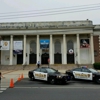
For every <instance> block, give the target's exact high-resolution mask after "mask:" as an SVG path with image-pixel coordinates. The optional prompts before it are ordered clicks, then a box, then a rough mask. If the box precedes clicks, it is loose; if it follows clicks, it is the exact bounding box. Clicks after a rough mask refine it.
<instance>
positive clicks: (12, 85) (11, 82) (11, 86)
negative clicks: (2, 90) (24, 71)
mask: <svg viewBox="0 0 100 100" xmlns="http://www.w3.org/2000/svg"><path fill="white" fill-rule="evenodd" d="M9 87H10V88H13V87H14V82H13V79H11V80H10V86H9Z"/></svg>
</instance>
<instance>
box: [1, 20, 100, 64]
mask: <svg viewBox="0 0 100 100" xmlns="http://www.w3.org/2000/svg"><path fill="white" fill-rule="evenodd" d="M99 34H100V25H93V23H92V21H90V20H83V21H58V22H18V23H17V22H16V23H0V37H1V38H0V39H1V41H0V44H1V45H0V49H1V51H0V59H1V65H19V64H27V65H30V64H36V63H37V61H40V62H41V64H48V59H50V64H51V65H52V64H93V63H94V62H100V55H99V53H100V52H99V51H100V35H99Z"/></svg>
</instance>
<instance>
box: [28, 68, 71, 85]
mask: <svg viewBox="0 0 100 100" xmlns="http://www.w3.org/2000/svg"><path fill="white" fill-rule="evenodd" d="M28 77H29V78H30V79H31V80H34V79H36V80H43V81H47V82H49V83H51V84H55V83H67V81H69V80H70V76H69V75H67V74H62V73H60V72H58V70H55V69H53V68H48V67H40V68H36V69H34V70H32V71H29V72H28Z"/></svg>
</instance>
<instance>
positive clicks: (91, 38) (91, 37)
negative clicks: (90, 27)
mask: <svg viewBox="0 0 100 100" xmlns="http://www.w3.org/2000/svg"><path fill="white" fill-rule="evenodd" d="M90 48H91V58H90V59H91V61H92V64H93V63H94V44H93V34H91V35H90Z"/></svg>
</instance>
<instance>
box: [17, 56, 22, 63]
mask: <svg viewBox="0 0 100 100" xmlns="http://www.w3.org/2000/svg"><path fill="white" fill-rule="evenodd" d="M17 64H23V54H17Z"/></svg>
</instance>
